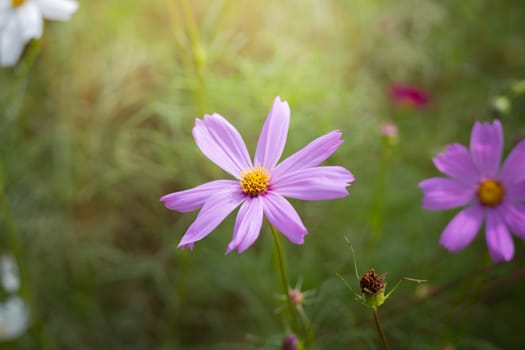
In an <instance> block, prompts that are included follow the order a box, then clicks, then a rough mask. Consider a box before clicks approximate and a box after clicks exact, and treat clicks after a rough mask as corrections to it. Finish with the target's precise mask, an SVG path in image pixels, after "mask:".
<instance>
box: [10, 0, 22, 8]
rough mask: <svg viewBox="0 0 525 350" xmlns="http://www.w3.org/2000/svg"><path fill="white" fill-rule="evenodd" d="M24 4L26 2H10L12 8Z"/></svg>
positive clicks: (14, 0)
mask: <svg viewBox="0 0 525 350" xmlns="http://www.w3.org/2000/svg"><path fill="white" fill-rule="evenodd" d="M24 2H26V0H11V5H12V6H13V7H18V6H20V5H22V4H23V3H24Z"/></svg>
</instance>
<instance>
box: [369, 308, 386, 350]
mask: <svg viewBox="0 0 525 350" xmlns="http://www.w3.org/2000/svg"><path fill="white" fill-rule="evenodd" d="M372 312H373V313H374V320H375V322H376V328H377V332H378V333H379V337H380V338H381V341H382V342H383V346H384V347H385V349H386V350H390V345H388V340H387V339H386V335H385V332H384V331H383V327H382V326H381V320H380V319H379V314H378V313H377V309H375V308H374V309H372Z"/></svg>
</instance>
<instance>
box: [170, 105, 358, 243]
mask: <svg viewBox="0 0 525 350" xmlns="http://www.w3.org/2000/svg"><path fill="white" fill-rule="evenodd" d="M289 123H290V107H289V106H288V103H287V102H282V101H281V99H280V98H279V97H277V98H276V99H275V101H274V103H273V106H272V108H271V110H270V112H269V114H268V116H267V118H266V121H265V123H264V125H263V128H262V131H261V134H260V136H259V141H258V143H257V148H256V151H255V158H254V161H253V162H252V161H251V159H250V156H249V154H248V150H247V148H246V144H245V143H244V140H243V139H242V136H241V135H240V134H239V132H238V131H237V130H236V129H235V128H234V127H233V126H232V125H231V124H230V123H229V122H228V121H227V120H226V119H224V118H223V117H222V116H220V115H219V114H216V113H215V114H213V115H205V116H204V119H202V120H201V119H196V120H195V127H194V128H193V137H194V139H195V142H196V144H197V146H198V147H199V148H200V150H201V151H202V153H204V155H205V156H206V157H208V158H209V159H210V160H211V161H212V162H214V163H215V164H216V165H218V166H219V167H221V168H222V169H223V170H224V171H226V172H227V173H229V174H230V175H232V176H233V177H234V178H235V180H215V181H211V182H208V183H205V184H203V185H200V186H197V187H194V188H192V189H189V190H185V191H180V192H175V193H171V194H168V195H165V196H164V197H162V198H161V201H162V202H164V205H165V206H166V207H167V208H168V209H171V210H176V211H179V212H190V211H194V210H197V209H200V211H199V214H198V215H197V217H196V219H195V221H194V222H193V223H192V224H191V225H190V227H189V228H188V230H187V231H186V233H185V234H184V236H183V237H182V240H181V242H180V243H179V247H181V248H182V247H189V248H190V249H191V248H193V244H194V243H195V242H197V241H199V240H201V239H203V238H204V237H206V236H207V235H209V234H210V233H211V232H212V231H213V230H214V229H215V228H216V227H217V226H218V225H219V224H220V223H221V222H222V221H223V220H224V219H225V218H226V217H227V216H228V215H229V214H230V213H231V212H232V211H233V210H234V209H235V208H237V207H238V206H240V209H239V212H238V214H237V218H236V221H235V225H234V230H233V239H232V240H231V242H230V243H229V244H228V248H227V250H226V253H229V252H231V251H232V250H237V251H238V252H239V253H242V252H244V251H245V250H246V249H248V248H249V247H250V246H251V245H252V244H253V243H254V242H255V240H256V239H257V238H258V236H259V233H260V231H261V227H262V222H263V216H266V218H267V219H268V221H269V222H270V223H271V224H272V225H273V226H274V227H275V228H276V229H277V230H278V231H279V232H281V233H282V234H284V235H285V236H286V237H287V238H288V239H289V240H290V241H291V242H292V243H295V244H303V242H304V236H305V235H306V234H307V230H306V228H305V226H304V224H303V222H302V220H301V218H300V217H299V214H298V213H297V211H296V210H295V209H294V208H293V207H292V205H291V204H290V203H289V202H288V201H287V200H286V199H285V198H284V197H289V198H294V199H301V200H328V199H336V198H342V197H345V196H347V195H348V191H347V189H346V187H347V186H348V185H349V184H350V183H351V182H353V181H354V176H353V175H352V174H351V173H350V172H349V171H348V170H347V169H345V168H343V167H340V166H319V164H321V163H322V162H323V161H324V160H326V159H327V158H328V157H329V156H331V155H332V154H333V153H334V152H335V151H336V150H337V148H339V146H340V145H341V144H342V142H343V141H342V140H341V132H339V131H332V132H329V133H328V134H326V135H323V136H321V137H319V138H317V139H315V140H314V141H312V142H311V143H309V144H308V145H306V146H305V147H304V148H303V149H301V150H300V151H298V152H296V153H295V154H293V155H291V156H290V157H288V158H287V159H285V160H283V161H282V162H281V163H279V164H277V162H278V161H279V159H280V157H281V155H282V152H283V150H284V146H285V143H286V137H287V134H288V126H289Z"/></svg>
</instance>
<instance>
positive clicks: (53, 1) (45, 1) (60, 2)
mask: <svg viewBox="0 0 525 350" xmlns="http://www.w3.org/2000/svg"><path fill="white" fill-rule="evenodd" d="M35 3H36V4H37V5H38V8H39V9H40V11H41V12H42V15H43V16H44V18H46V19H52V20H56V21H67V20H68V19H69V18H70V17H71V15H72V14H73V13H75V11H76V10H77V9H78V3H77V2H76V1H72V0H35Z"/></svg>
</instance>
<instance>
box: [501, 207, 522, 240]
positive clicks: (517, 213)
mask: <svg viewBox="0 0 525 350" xmlns="http://www.w3.org/2000/svg"><path fill="white" fill-rule="evenodd" d="M499 212H500V215H502V216H503V218H504V219H505V222H506V224H507V226H508V227H509V228H510V231H512V232H514V233H515V234H516V235H517V236H518V237H520V238H521V239H525V205H523V204H521V203H512V204H510V203H509V204H505V205H503V206H502V207H501V210H500V211H499Z"/></svg>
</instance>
